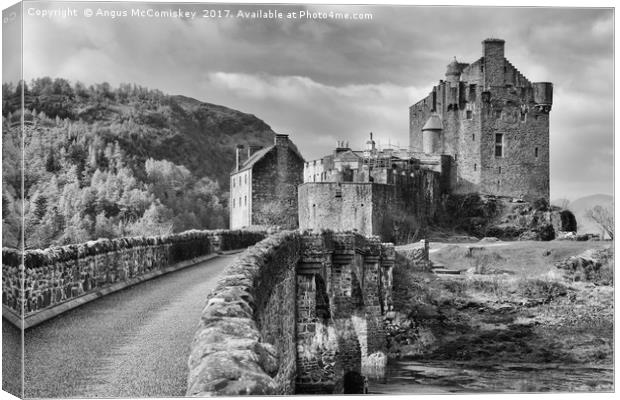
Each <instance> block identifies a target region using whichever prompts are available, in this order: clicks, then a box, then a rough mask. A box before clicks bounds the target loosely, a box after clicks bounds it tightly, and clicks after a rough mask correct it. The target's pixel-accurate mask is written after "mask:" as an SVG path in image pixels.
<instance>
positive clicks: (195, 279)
mask: <svg viewBox="0 0 620 400" xmlns="http://www.w3.org/2000/svg"><path fill="white" fill-rule="evenodd" d="M235 257H236V255H225V256H221V257H218V258H215V259H212V260H209V261H205V262H203V263H200V264H198V265H195V266H192V267H189V268H186V269H183V270H180V271H177V272H173V273H171V274H168V275H164V276H161V277H159V278H156V279H153V280H150V281H147V282H144V283H141V284H139V285H136V286H134V287H131V288H128V289H125V290H122V291H119V292H116V293H114V294H110V295H108V296H105V297H103V298H100V299H98V300H95V301H93V302H91V303H88V304H86V305H84V306H82V307H78V308H76V309H74V310H72V311H69V312H67V313H66V314H63V315H61V316H60V317H57V318H54V319H51V320H49V321H46V322H44V323H42V324H41V325H38V326H36V327H34V328H31V329H29V330H27V331H26V334H25V343H26V346H25V387H26V393H25V394H26V397H61V398H67V397H171V396H183V395H184V394H185V385H186V379H187V359H188V357H189V349H190V344H191V341H192V338H193V335H194V332H195V331H196V328H197V323H198V320H199V318H200V312H201V311H202V308H203V307H204V304H205V299H206V297H207V295H208V293H209V292H210V291H211V289H212V288H213V287H214V286H215V283H216V281H217V279H218V277H219V275H220V274H221V272H222V271H223V270H224V268H225V267H226V266H227V265H228V264H229V263H230V262H231V261H232V260H233V259H234V258H235ZM14 331H15V332H14V335H18V334H19V332H18V331H17V330H16V329H14Z"/></svg>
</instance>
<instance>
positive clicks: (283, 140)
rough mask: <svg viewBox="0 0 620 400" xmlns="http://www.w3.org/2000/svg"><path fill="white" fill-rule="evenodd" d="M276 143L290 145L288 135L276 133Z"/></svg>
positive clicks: (279, 145) (278, 145)
mask: <svg viewBox="0 0 620 400" xmlns="http://www.w3.org/2000/svg"><path fill="white" fill-rule="evenodd" d="M274 144H275V145H276V146H277V147H288V135H284V134H281V133H276V137H275V139H274Z"/></svg>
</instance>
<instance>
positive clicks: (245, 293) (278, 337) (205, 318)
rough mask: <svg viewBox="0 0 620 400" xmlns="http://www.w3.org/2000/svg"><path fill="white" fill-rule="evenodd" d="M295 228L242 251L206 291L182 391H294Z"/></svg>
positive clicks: (210, 393)
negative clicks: (207, 293)
mask: <svg viewBox="0 0 620 400" xmlns="http://www.w3.org/2000/svg"><path fill="white" fill-rule="evenodd" d="M300 242H301V239H300V234H299V233H298V232H281V233H278V234H275V235H273V236H270V237H269V238H267V239H265V240H263V241H261V242H259V243H258V244H256V245H255V246H253V247H251V248H249V249H248V250H246V251H245V252H244V253H243V254H242V255H241V256H240V257H238V258H237V260H235V262H234V263H233V264H231V265H230V266H229V267H228V268H227V269H226V270H225V272H224V275H223V278H222V279H221V280H220V281H219V282H218V284H217V286H216V287H215V289H214V290H213V292H212V293H211V294H210V295H209V297H208V300H207V305H206V307H205V309H204V310H203V312H202V317H201V320H200V325H199V328H198V331H197V332H196V335H195V337H194V341H193V343H192V350H191V354H190V358H189V362H188V365H189V377H188V384H187V385H188V386H187V392H186V394H187V395H188V396H200V397H202V396H213V395H225V396H234V395H246V394H255V395H270V394H271V395H272V394H292V393H294V392H295V375H296V365H295V358H296V343H295V328H294V327H295V301H296V299H295V288H296V280H295V266H296V265H297V262H298V260H299V254H300Z"/></svg>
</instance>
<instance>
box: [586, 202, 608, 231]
mask: <svg viewBox="0 0 620 400" xmlns="http://www.w3.org/2000/svg"><path fill="white" fill-rule="evenodd" d="M586 217H587V218H590V219H591V220H593V221H594V222H596V223H597V224H598V225H599V226H600V227H601V228H602V229H603V231H604V232H605V233H607V234H608V235H609V238H610V239H612V240H613V238H614V210H613V207H612V206H611V205H608V206H600V205H598V206H594V207H592V208H590V209H588V210H586Z"/></svg>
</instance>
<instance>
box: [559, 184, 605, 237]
mask: <svg viewBox="0 0 620 400" xmlns="http://www.w3.org/2000/svg"><path fill="white" fill-rule="evenodd" d="M613 201H614V198H613V196H610V195H608V194H594V195H590V196H585V197H581V198H579V199H577V200H574V201H572V202H570V203H569V205H568V209H569V210H571V211H572V212H573V213H574V214H575V218H576V219H577V229H578V232H579V233H599V234H600V233H601V228H600V227H599V226H598V225H597V224H596V223H595V222H594V221H592V220H591V219H589V218H587V217H586V215H585V214H586V210H589V209H591V208H593V207H594V206H603V207H606V206H610V205H612V204H613Z"/></svg>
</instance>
